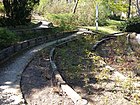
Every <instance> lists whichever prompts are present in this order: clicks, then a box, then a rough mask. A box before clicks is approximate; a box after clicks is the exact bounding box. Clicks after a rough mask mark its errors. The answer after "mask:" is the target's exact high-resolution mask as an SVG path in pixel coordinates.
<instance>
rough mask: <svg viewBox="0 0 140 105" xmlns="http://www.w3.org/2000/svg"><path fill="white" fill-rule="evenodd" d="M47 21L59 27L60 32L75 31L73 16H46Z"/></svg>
mask: <svg viewBox="0 0 140 105" xmlns="http://www.w3.org/2000/svg"><path fill="white" fill-rule="evenodd" d="M47 17H48V19H49V20H51V21H53V23H54V24H57V25H59V26H60V28H61V29H62V30H73V29H75V18H74V15H73V14H67V13H66V14H48V15H47Z"/></svg>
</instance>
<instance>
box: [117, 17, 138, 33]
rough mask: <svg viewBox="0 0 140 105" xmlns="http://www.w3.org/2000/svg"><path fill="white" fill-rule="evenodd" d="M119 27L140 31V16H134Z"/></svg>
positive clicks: (128, 30)
mask: <svg viewBox="0 0 140 105" xmlns="http://www.w3.org/2000/svg"><path fill="white" fill-rule="evenodd" d="M119 29H120V30H122V31H127V32H137V33H140V17H132V18H130V19H128V20H127V21H126V22H124V23H122V24H121V26H119Z"/></svg>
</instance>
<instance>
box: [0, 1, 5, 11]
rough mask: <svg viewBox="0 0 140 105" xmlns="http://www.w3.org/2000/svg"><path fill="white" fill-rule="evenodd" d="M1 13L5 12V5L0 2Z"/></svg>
mask: <svg viewBox="0 0 140 105" xmlns="http://www.w3.org/2000/svg"><path fill="white" fill-rule="evenodd" d="M0 12H2V13H3V12H4V5H3V4H2V3H1V2H0Z"/></svg>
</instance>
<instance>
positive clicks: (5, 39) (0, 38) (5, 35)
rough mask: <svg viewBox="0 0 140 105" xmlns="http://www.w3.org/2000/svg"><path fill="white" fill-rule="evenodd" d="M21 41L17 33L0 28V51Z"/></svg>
mask: <svg viewBox="0 0 140 105" xmlns="http://www.w3.org/2000/svg"><path fill="white" fill-rule="evenodd" d="M18 40H19V37H18V36H16V35H15V33H13V32H11V31H10V30H8V29H6V28H0V49H2V48H4V47H8V46H10V45H12V44H14V43H16V42H17V41H18Z"/></svg>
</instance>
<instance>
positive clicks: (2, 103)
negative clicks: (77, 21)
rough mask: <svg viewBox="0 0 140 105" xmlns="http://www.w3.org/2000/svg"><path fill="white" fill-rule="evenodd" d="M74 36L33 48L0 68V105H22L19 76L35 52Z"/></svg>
mask: <svg viewBox="0 0 140 105" xmlns="http://www.w3.org/2000/svg"><path fill="white" fill-rule="evenodd" d="M74 36H76V34H73V35H71V36H68V37H66V38H62V39H61V40H57V41H52V42H48V43H45V44H42V45H39V46H37V47H34V48H32V49H30V50H28V51H27V52H25V53H23V54H21V55H20V56H18V57H16V58H15V59H12V61H8V62H7V64H5V65H1V67H0V94H1V95H0V105H24V99H23V96H22V93H21V90H20V79H21V74H22V72H23V70H24V69H25V67H26V66H27V65H28V63H29V62H30V61H31V59H32V58H33V57H34V56H35V55H36V53H37V52H39V51H40V50H42V49H43V48H45V47H48V46H50V45H53V44H55V43H57V42H59V41H64V40H67V39H70V38H72V37H74Z"/></svg>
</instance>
